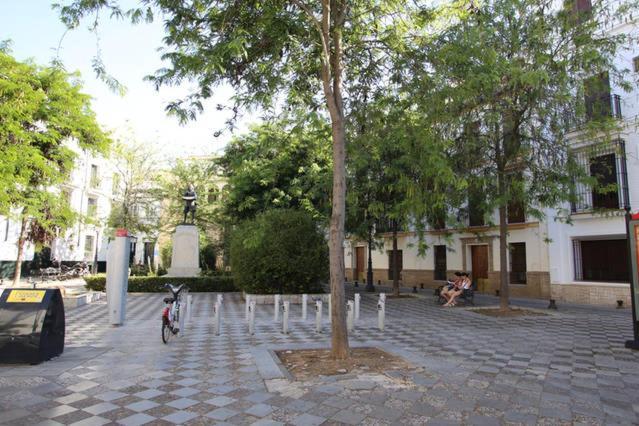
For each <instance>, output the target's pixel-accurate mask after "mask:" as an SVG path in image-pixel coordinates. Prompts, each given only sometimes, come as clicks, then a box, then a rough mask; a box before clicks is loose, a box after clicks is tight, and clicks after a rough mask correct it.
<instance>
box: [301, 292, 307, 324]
mask: <svg viewBox="0 0 639 426" xmlns="http://www.w3.org/2000/svg"><path fill="white" fill-rule="evenodd" d="M307 303H308V294H302V319H303V320H304V321H306V304H307Z"/></svg>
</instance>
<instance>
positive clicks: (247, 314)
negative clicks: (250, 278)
mask: <svg viewBox="0 0 639 426" xmlns="http://www.w3.org/2000/svg"><path fill="white" fill-rule="evenodd" d="M249 306H251V296H250V295H248V294H247V295H246V298H245V299H244V320H245V321H246V322H249V317H250V316H251V314H250V309H249Z"/></svg>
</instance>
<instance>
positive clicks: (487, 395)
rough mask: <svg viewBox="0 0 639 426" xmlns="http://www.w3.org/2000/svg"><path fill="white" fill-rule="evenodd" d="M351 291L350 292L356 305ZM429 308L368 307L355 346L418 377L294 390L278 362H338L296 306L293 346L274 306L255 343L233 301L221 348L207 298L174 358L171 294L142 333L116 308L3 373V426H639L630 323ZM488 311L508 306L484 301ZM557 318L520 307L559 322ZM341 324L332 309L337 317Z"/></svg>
mask: <svg viewBox="0 0 639 426" xmlns="http://www.w3.org/2000/svg"><path fill="white" fill-rule="evenodd" d="M352 290H353V289H352V288H349V289H348V293H349V295H350V296H351V297H352ZM421 296H422V297H421V298H411V299H398V300H391V299H389V300H388V301H387V308H386V310H387V321H386V330H385V331H384V332H383V333H380V332H379V331H378V330H377V328H376V326H377V312H376V300H377V296H376V295H369V294H365V293H362V313H361V318H360V320H359V321H358V322H357V325H356V329H355V331H354V333H352V335H351V344H352V345H353V346H369V345H374V346H379V347H381V348H382V349H385V350H387V351H390V352H393V353H396V354H398V355H401V356H403V357H404V358H406V359H407V361H409V362H410V363H412V364H413V366H414V368H413V369H410V370H407V371H400V370H390V371H388V372H387V373H386V374H385V375H375V374H361V375H359V376H355V375H350V374H349V375H342V376H337V377H327V378H323V379H316V380H314V381H312V382H308V383H299V382H291V381H290V380H289V379H288V376H286V375H285V374H284V373H283V372H282V371H281V370H280V369H279V368H278V366H277V365H276V364H275V363H274V362H273V359H272V356H271V352H269V351H270V350H273V349H284V348H304V347H321V346H324V347H327V346H328V344H329V340H330V339H329V337H330V336H329V334H328V331H329V323H328V318H327V317H326V311H325V314H324V324H323V326H324V333H322V334H317V333H315V325H314V316H313V314H314V309H310V306H309V317H308V319H307V320H306V321H302V319H301V307H300V306H297V305H292V306H291V314H290V317H291V324H290V327H289V328H290V333H289V334H288V335H284V334H282V333H281V332H280V326H279V325H278V324H277V323H274V322H273V307H272V306H270V305H259V306H258V308H257V315H256V331H255V335H253V336H248V335H247V327H246V324H245V322H244V304H243V302H242V301H241V299H240V297H239V295H238V294H227V295H225V305H224V308H223V324H222V334H221V335H220V336H215V335H214V334H213V326H212V318H211V317H210V313H211V312H212V307H213V303H214V301H215V297H216V295H215V294H213V293H199V294H193V300H194V311H193V320H192V322H191V323H190V324H189V326H188V328H187V330H186V332H185V333H184V336H182V337H179V338H175V339H173V340H171V341H170V342H169V344H168V345H164V344H162V341H161V336H160V312H161V308H162V298H163V297H164V295H163V294H144V295H142V294H140V295H137V294H136V295H129V301H128V315H127V323H126V325H124V326H123V327H118V328H113V327H110V326H109V325H107V324H106V321H107V318H106V304H105V303H104V302H97V303H95V304H92V305H87V306H83V307H80V308H77V309H74V310H71V311H68V312H67V341H66V348H65V352H64V354H63V355H62V356H61V357H59V358H57V359H55V360H53V361H50V362H46V363H42V364H40V365H38V366H28V365H19V366H15V365H12V366H0V423H4V424H11V425H34V424H38V423H41V422H44V423H48V424H84V425H102V424H124V425H141V424H158V425H159V424H214V423H216V422H220V423H226V424H258V425H281V424H290V425H320V424H574V423H582V424H601V425H603V424H637V423H639V353H636V352H632V351H630V350H627V349H625V348H624V347H623V344H624V341H625V340H626V339H628V338H630V337H631V335H632V330H631V312H630V310H629V309H621V310H617V309H608V308H596V307H590V306H575V305H572V306H561V305H560V309H559V310H558V311H553V312H550V314H549V315H548V316H535V317H528V318H503V319H502V318H492V317H486V316H482V315H479V314H477V313H474V312H470V311H468V310H465V309H461V308H440V307H439V306H436V305H435V304H434V301H433V299H432V297H430V296H428V293H426V292H425V291H424V292H423V293H422V295H421ZM477 302H478V304H480V305H487V304H493V303H496V299H495V298H492V297H489V296H481V295H480V296H478V297H477ZM546 303H547V302H543V301H532V300H525V301H523V300H521V301H520V300H518V301H517V304H520V305H522V304H523V305H526V306H529V307H537V308H544V307H545V305H546ZM325 309H326V308H325Z"/></svg>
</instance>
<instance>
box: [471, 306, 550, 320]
mask: <svg viewBox="0 0 639 426" xmlns="http://www.w3.org/2000/svg"><path fill="white" fill-rule="evenodd" d="M469 310H470V311H472V312H475V313H478V314H482V315H487V316H489V317H502V318H512V317H545V316H548V314H545V313H543V312H539V311H533V310H530V309H522V308H508V309H505V310H502V309H500V308H475V309H469Z"/></svg>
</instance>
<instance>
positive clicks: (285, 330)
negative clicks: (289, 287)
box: [282, 300, 291, 334]
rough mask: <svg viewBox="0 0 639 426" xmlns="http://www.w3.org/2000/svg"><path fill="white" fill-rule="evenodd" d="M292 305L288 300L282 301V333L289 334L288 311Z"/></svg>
mask: <svg viewBox="0 0 639 426" xmlns="http://www.w3.org/2000/svg"><path fill="white" fill-rule="evenodd" d="M290 307H291V302H289V301H288V300H286V301H285V302H284V303H282V333H284V334H288V312H289V310H290Z"/></svg>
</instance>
